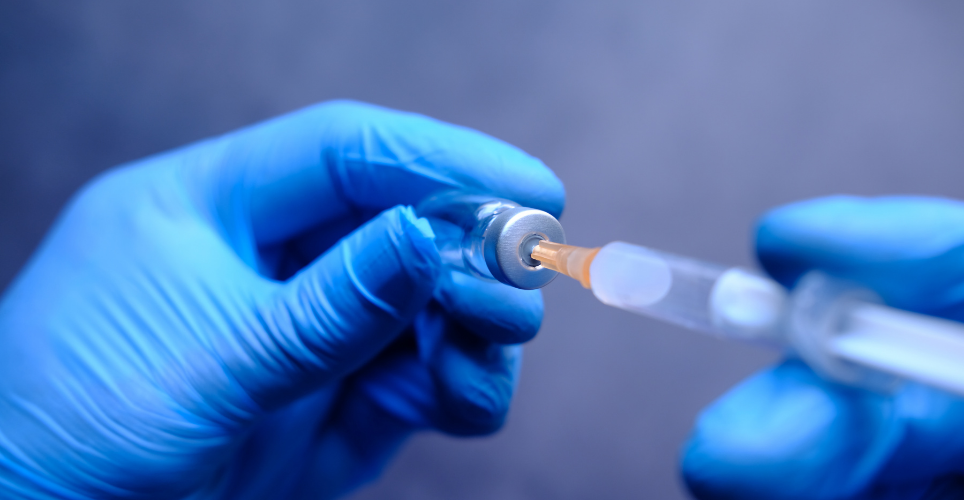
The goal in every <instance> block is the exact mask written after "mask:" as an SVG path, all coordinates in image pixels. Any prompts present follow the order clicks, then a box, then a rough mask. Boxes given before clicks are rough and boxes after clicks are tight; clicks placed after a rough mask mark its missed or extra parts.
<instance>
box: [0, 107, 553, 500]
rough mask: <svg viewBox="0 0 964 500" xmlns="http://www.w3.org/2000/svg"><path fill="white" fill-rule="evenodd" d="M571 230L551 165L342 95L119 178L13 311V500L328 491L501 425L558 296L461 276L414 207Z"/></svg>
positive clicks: (57, 235) (44, 250)
mask: <svg viewBox="0 0 964 500" xmlns="http://www.w3.org/2000/svg"><path fill="white" fill-rule="evenodd" d="M442 188H446V189H452V188H455V189H459V188H465V189H471V190H473V191H483V192H489V193H492V194H493V195H495V196H499V197H504V198H509V199H512V200H516V201H518V202H519V203H522V204H524V205H527V206H531V207H535V208H540V209H542V210H546V211H548V212H550V213H553V214H554V215H559V214H560V212H561V211H562V208H563V203H564V191H563V187H562V184H561V183H560V182H559V180H558V179H557V178H556V177H555V175H553V174H552V172H551V171H550V170H548V169H547V168H546V167H545V165H543V164H542V162H540V161H539V160H537V159H535V158H533V157H531V156H529V155H527V154H525V153H524V152H522V151H520V150H519V149H517V148H515V147H512V146H510V145H508V144H506V143H504V142H501V141H499V140H496V139H493V138H491V137H488V136H486V135H484V134H481V133H478V132H475V131H472V130H468V129H465V128H461V127H456V126H452V125H448V124H445V123H441V122H438V121H435V120H432V119H429V118H426V117H423V116H419V115H414V114H409V113H400V112H395V111H390V110H386V109H382V108H378V107H375V106H370V105H365V104H360V103H352V102H332V103H326V104H322V105H318V106H314V107H311V108H308V109H305V110H302V111H298V112H295V113H292V114H289V115H287V116H283V117H280V118H277V119H274V120H271V121H268V122H265V123H262V124H258V125H256V126H253V127H250V128H247V129H243V130H240V131H237V132H234V133H231V134H228V135H225V136H223V137H218V138H215V139H211V140H208V141H204V142H200V143H197V144H194V145H190V146H187V147H184V148H181V149H178V150H175V151H172V152H168V153H164V154H160V155H157V156H154V157H151V158H147V159H145V160H141V161H138V162H134V163H132V164H130V165H126V166H122V167H120V168H117V169H114V170H111V171H109V172H107V173H106V174H104V175H102V176H100V177H99V178H97V179H95V180H94V181H92V182H91V183H89V184H88V185H87V186H86V187H85V188H84V189H83V190H82V191H81V192H80V193H78V194H77V195H76V196H75V198H74V199H73V200H72V201H71V202H70V204H69V206H68V207H67V208H66V209H65V210H64V212H63V214H62V215H61V216H60V218H59V220H58V221H57V223H56V225H55V226H54V228H53V229H52V230H51V232H50V234H49V235H48V236H47V238H46V240H45V241H44V243H43V244H42V246H41V248H40V249H39V250H38V251H37V252H36V254H35V255H34V256H33V258H32V259H31V261H30V262H29V263H28V265H27V266H26V267H25V268H24V270H23V271H22V272H21V274H20V275H19V276H18V278H17V279H16V280H15V282H14V283H13V284H12V285H11V287H10V288H9V289H8V290H7V291H6V292H5V295H4V296H3V299H2V302H0V346H2V349H0V497H2V498H69V499H88V498H139V499H150V498H231V499H247V498H258V499H263V498H294V499H298V498H312V499H323V498H333V497H337V496H341V495H343V494H345V493H346V492H349V491H351V490H352V489H354V488H356V487H358V486H359V485H361V484H363V483H365V482H366V481H369V480H371V479H372V478H374V477H376V476H377V475H378V474H379V472H380V471H381V470H382V468H383V466H384V465H385V463H386V462H387V460H388V459H389V458H391V456H392V455H393V454H394V453H395V452H396V451H397V449H398V447H399V445H400V444H401V443H402V442H403V441H404V439H405V438H406V437H407V436H409V435H410V434H411V433H412V432H414V431H417V430H420V429H438V430H441V431H444V432H447V433H452V434H457V435H481V434H486V433H490V432H493V431H495V430H497V429H498V428H499V426H500V425H501V424H502V422H503V420H504V419H505V416H506V412H507V410H508V406H509V401H510V398H511V397H512V393H513V390H514V388H515V385H516V380H517V377H518V373H519V363H520V361H521V348H520V347H519V346H518V345H515V344H518V343H521V342H523V341H525V340H528V339H530V338H532V337H533V336H534V335H535V333H536V331H537V330H538V328H539V325H540V322H541V318H542V296H541V295H540V293H539V292H538V291H522V290H516V289H513V288H510V287H507V286H505V285H500V284H492V283H484V282H481V281H478V280H474V279H467V277H465V276H453V275H451V274H450V272H449V271H447V270H445V269H443V268H442V267H441V265H440V260H439V255H438V252H437V250H436V248H435V246H434V243H433V234H432V232H431V229H430V227H429V226H428V224H427V221H425V220H424V219H418V218H417V217H416V216H415V214H414V211H413V210H412V209H411V208H410V205H413V204H415V203H417V202H418V201H419V200H420V199H422V198H423V197H424V196H426V195H428V194H429V193H432V192H433V191H436V190H438V189H442Z"/></svg>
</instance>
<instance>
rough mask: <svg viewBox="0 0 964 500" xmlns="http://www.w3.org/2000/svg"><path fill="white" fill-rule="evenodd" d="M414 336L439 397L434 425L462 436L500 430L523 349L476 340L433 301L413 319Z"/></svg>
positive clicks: (518, 370) (475, 336)
mask: <svg viewBox="0 0 964 500" xmlns="http://www.w3.org/2000/svg"><path fill="white" fill-rule="evenodd" d="M415 332H416V338H417V340H418V348H419V356H420V358H421V359H422V361H423V362H425V363H426V364H427V365H428V367H429V372H430V373H431V375H432V379H433V380H434V381H435V387H436V390H437V394H438V403H439V406H438V408H439V412H438V418H437V420H436V421H435V422H434V426H435V427H436V428H437V429H439V430H441V431H443V432H446V433H449V434H453V435H463V436H475V435H485V434H491V433H493V432H495V431H497V430H498V429H500V428H501V427H502V425H503V424H504V422H505V418H506V416H507V414H508V411H509V404H510V403H511V401H512V396H513V394H514V393H515V388H516V385H517V383H518V379H519V372H520V370H521V366H522V347H521V346H517V345H510V346H505V345H500V344H497V343H494V342H491V341H488V340H485V339H484V338H481V337H479V336H478V335H476V334H474V333H472V332H471V331H469V330H468V329H467V328H466V327H465V326H463V325H462V324H460V323H459V322H457V321H454V320H453V319H452V318H450V317H449V316H448V315H447V314H446V313H445V312H444V311H443V310H442V308H441V306H439V305H438V304H437V303H434V302H433V303H431V304H430V305H429V307H428V308H426V309H425V310H424V311H422V313H421V314H419V315H418V318H416V321H415Z"/></svg>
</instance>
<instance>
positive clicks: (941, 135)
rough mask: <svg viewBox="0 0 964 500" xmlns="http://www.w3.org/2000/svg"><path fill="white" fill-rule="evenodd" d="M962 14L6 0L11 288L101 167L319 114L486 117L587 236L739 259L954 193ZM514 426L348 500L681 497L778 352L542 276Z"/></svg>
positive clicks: (424, 0)
mask: <svg viewBox="0 0 964 500" xmlns="http://www.w3.org/2000/svg"><path fill="white" fill-rule="evenodd" d="M962 26H964V3H961V2H955V1H946V2H924V1H921V2H890V1H875V2H842V1H839V0H828V1H814V0H807V1H773V0H753V1H728V2H726V1H725V2H696V1H678V0H673V1H664V2H644V1H639V0H633V1H619V0H595V1H591V2H590V1H583V2H575V1H553V2H550V1H540V0H490V1H455V2H453V1H442V0H414V1H398V0H356V1H351V2H349V1H345V2H321V1H314V2H312V1H308V0H274V1H267V0H264V1H253V0H234V1H227V0H219V1H206V0H205V1H199V0H165V1H162V2H128V1H120V0H118V1H104V0H90V1H83V2H78V1H75V0H72V1H68V0H45V1H43V2H28V1H19V0H7V1H5V2H2V3H0V287H5V286H6V284H7V283H9V281H10V280H11V279H12V277H13V276H14V274H15V273H16V271H17V269H18V268H19V267H20V266H21V265H22V264H23V263H24V261H25V260H26V259H27V257H28V256H29V254H30V252H31V251H32V250H33V249H34V248H35V246H36V245H37V243H38V242H39V240H40V238H41V237H42V235H43V233H44V231H45V230H46V228H47V227H48V226H49V224H50V223H51V221H52V220H53V218H54V217H55V215H56V213H57V211H58V210H59V209H60V207H61V206H62V205H63V204H64V202H65V201H66V199H67V197H68V196H69V195H70V194H71V193H72V192H73V191H74V190H75V189H76V188H77V187H78V186H79V185H81V184H82V183H83V182H84V181H85V180H87V179H89V178H90V177H91V176H93V175H94V174H96V173H97V172H98V171H101V170H103V169H105V168H107V167H110V166H112V165H114V164H117V163H119V162H122V161H126V160H131V159H135V158H138V157H141V156H144V155H147V154H150V153H154V152H157V151H161V150H164V149H167V148H171V147H174V146H177V145H180V144H183V143H186V142H189V141H193V140H196V139H199V138H202V137H205V136H209V135H213V134H219V133H222V132H225V131H228V130H231V129H233V128H236V127H239V126H242V125H245V124H249V123H252V122H254V121H257V120H261V119H264V118H267V117H269V116H272V115H275V114H278V113H282V112H285V111H289V110H293V109H296V108H298V107H301V106H304V105H306V104H309V103H313V102H316V101H320V100H325V99H331V98H340V97H350V98H355V99H361V100H366V101H371V102H374V103H378V104H382V105H385V106H391V107H396V108H401V109H405V110H410V111H417V112H421V113H425V114H428V115H432V116H435V117H437V118H440V119H444V120H448V121H452V122H455V123H459V124H463V125H468V126H471V127H475V128H478V129H481V130H483V131H485V132H488V133H490V134H492V135H495V136H497V137H500V138H502V139H505V140H507V141H509V142H512V143H515V144H517V145H519V146H520V147H522V148H524V149H526V150H527V151H529V152H530V153H532V154H534V155H536V156H539V157H540V158H542V159H543V160H544V161H545V162H546V163H547V164H548V165H549V166H551V167H552V168H553V169H555V171H556V172H557V173H558V174H559V176H560V177H561V178H562V180H563V181H564V182H565V183H566V187H567V189H568V196H569V197H568V206H567V208H566V214H565V216H564V217H563V223H564V224H565V226H566V231H567V233H568V236H569V239H570V241H571V242H574V243H580V244H586V245H598V244H601V243H605V242H608V241H611V240H614V239H622V240H627V241H631V242H637V243H641V244H646V245H650V246H654V247H658V248H662V249H666V250H671V251H676V252H679V253H684V254H689V255H693V256H697V257H701V258H706V259H712V260H716V261H721V262H725V263H733V264H751V263H752V257H751V252H750V234H751V231H752V225H753V221H754V219H755V218H756V217H757V216H758V215H759V214H760V213H761V212H762V211H764V210H766V209H767V208H769V207H773V206H775V205H778V204H781V203H785V202H788V201H792V200H798V199H801V198H806V197H812V196H817V195H824V194H830V193H840V192H848V193H858V194H879V193H896V192H903V193H924V194H939V195H946V196H957V197H964V186H962V185H961V181H962V179H964V173H962V168H961V167H962V164H961V160H962V158H964V29H962V28H961V27H962ZM546 304H547V305H546V321H545V324H544V328H543V331H542V333H541V334H540V336H539V337H538V338H537V339H536V340H535V341H534V342H532V344H531V345H530V347H529V349H528V351H527V359H526V363H527V364H526V367H525V372H524V378H523V382H522V385H521V388H520V390H519V394H518V398H517V400H516V403H515V406H514V409H513V411H512V413H511V415H510V419H509V422H508V424H507V426H506V428H505V430H504V431H503V432H502V433H500V434H498V435H497V436H495V437H492V438H487V439H475V440H468V441H465V440H453V439H449V438H445V437H441V436H429V435H426V436H421V437H418V438H416V439H415V440H414V441H413V442H411V443H410V444H409V446H408V447H407V448H406V449H405V451H404V452H403V453H402V455H401V456H400V458H399V459H398V460H397V461H396V462H395V463H394V464H393V465H392V466H391V467H390V469H389V470H388V472H387V474H386V476H385V477H384V478H383V480H382V481H381V482H380V483H378V484H376V485H375V486H373V487H370V488H368V489H366V490H364V491H362V492H361V493H360V494H359V495H357V498H360V499H369V500H370V499H387V498H420V499H452V498H462V499H493V498H498V499H502V500H512V499H522V498H539V499H549V498H551V499H585V498H651V499H675V498H685V496H686V495H685V492H684V489H683V487H682V486H681V483H680V481H679V478H678V472H677V466H676V464H677V460H678V452H679V447H680V444H681V443H682V442H683V440H684V439H685V437H686V435H687V432H688V429H689V427H690V426H691V424H692V422H693V419H694V417H695V416H696V414H697V412H698V411H699V409H700V408H701V407H703V406H704V405H706V404H708V403H709V402H710V401H712V400H713V399H714V398H715V397H717V396H718V395H720V394H721V393H722V392H723V391H725V390H726V388H727V387H729V386H731V385H732V384H734V383H736V382H737V381H738V380H740V379H741V378H743V377H745V376H746V375H748V374H750V373H752V372H753V371H754V370H756V369H758V368H760V367H762V366H764V365H766V364H767V363H770V362H772V361H773V360H774V359H775V357H774V356H773V355H772V354H770V353H767V352H763V351H760V350H758V349H756V348H752V347H746V346H739V345H727V344H723V343H720V342H717V341H714V340H710V339H704V338H701V337H699V336H698V335H696V334H693V333H689V332H685V331H682V330H679V329H676V328H672V327H667V326H663V325H659V324H657V323H655V322H653V321H651V320H648V319H644V318H639V317H635V316H631V315H629V314H627V313H623V312H620V311H616V310H610V309H607V308H605V307H604V306H601V305H600V304H598V303H596V302H595V300H594V299H593V298H592V296H591V295H590V294H589V293H587V292H586V291H583V290H582V289H581V288H579V286H578V285H577V284H575V283H574V282H569V281H565V280H559V281H558V282H557V283H553V284H552V285H551V286H550V287H549V288H548V289H546Z"/></svg>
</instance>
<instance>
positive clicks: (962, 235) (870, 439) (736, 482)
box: [683, 196, 964, 500]
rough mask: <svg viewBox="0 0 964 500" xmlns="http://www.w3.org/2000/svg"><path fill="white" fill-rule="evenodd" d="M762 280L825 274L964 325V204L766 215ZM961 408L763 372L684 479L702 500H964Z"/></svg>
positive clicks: (802, 370)
mask: <svg viewBox="0 0 964 500" xmlns="http://www.w3.org/2000/svg"><path fill="white" fill-rule="evenodd" d="M757 253H758V256H759V259H760V262H761V263H762V265H763V267H764V268H765V269H766V270H767V272H769V273H770V274H771V275H772V276H774V277H775V278H777V279H778V280H780V281H781V282H782V283H784V284H785V285H787V286H792V285H793V284H794V282H795V281H796V280H797V279H798V278H799V277H800V276H801V275H802V274H804V273H805V272H806V271H808V270H811V269H820V270H823V271H826V272H828V273H831V274H834V275H836V276H839V277H842V278H845V279H850V280H854V281H857V282H860V283H863V284H865V285H866V286H868V287H870V288H872V289H874V290H875V291H877V292H878V293H879V294H880V295H881V297H882V298H883V299H884V300H885V301H886V302H887V303H888V304H890V305H893V306H896V307H900V308H904V309H908V310H911V311H917V312H923V313H927V314H933V315H938V316H943V317H946V318H951V319H955V320H964V203H961V202H958V201H953V200H947V199H939V198H925V197H885V198H872V199H868V198H857V197H843V196H838V197H830V198H822V199H817V200H811V201H806V202H801V203H797V204H793V205H789V206H786V207H782V208H779V209H777V210H774V211H773V212H771V213H769V214H767V215H766V216H765V217H764V218H763V219H762V221H761V223H760V225H759V228H758V232H757ZM962 428H964V400H961V399H959V398H956V397H953V396H950V395H947V394H945V393H942V392H938V391H936V390H932V389H930V388H927V387H923V386H920V385H916V384H906V385H905V386H904V387H903V389H901V390H900V391H899V392H897V393H896V394H894V395H892V396H884V395H879V394H874V393H869V392H866V391H862V390H858V389H852V388H848V387H842V386H840V385H836V384H833V383H831V382H828V381H826V380H823V379H821V378H820V377H818V376H816V375H815V374H814V373H813V372H812V371H811V370H810V369H809V368H808V367H807V366H805V365H803V364H802V363H800V362H799V361H794V360H788V361H785V362H784V363H782V364H781V365H779V366H777V367H775V368H772V369H770V370H767V371H764V372H762V373H760V374H758V375H756V376H754V377H752V378H750V379H749V380H747V381H745V382H743V383H742V384H740V385H739V386H738V387H736V388H735V389H733V390H732V391H730V392H729V393H728V394H726V395H725V396H723V397H722V398H721V399H720V400H719V401H717V402H716V403H714V404H713V405H712V406H710V407H709V408H708V409H706V410H705V411H704V412H703V413H702V415H701V416H700V417H699V419H698V421H697V424H696V428H695V430H694V431H693V434H692V436H691V438H690V440H689V442H688V444H687V445H686V447H685V449H684V458H683V475H684V478H685V480H686V483H687V485H688V486H689V488H690V490H691V491H692V492H693V493H694V495H695V496H696V497H697V498H700V499H719V500H722V499H742V500H753V499H767V500H781V499H788V500H789V499H801V500H803V499H806V500H823V499H867V500H871V499H874V500H882V499H895V500H896V499H901V500H904V499H908V500H911V499H920V498H928V499H931V498H933V499H937V498H942V499H957V498H964V487H962V485H964V481H961V478H962V477H964V476H962V475H961V474H962V473H964V432H961V430H962Z"/></svg>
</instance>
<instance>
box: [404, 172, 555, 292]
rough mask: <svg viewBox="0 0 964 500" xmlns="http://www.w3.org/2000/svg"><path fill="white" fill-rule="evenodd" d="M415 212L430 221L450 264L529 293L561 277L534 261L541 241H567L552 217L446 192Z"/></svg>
mask: <svg viewBox="0 0 964 500" xmlns="http://www.w3.org/2000/svg"><path fill="white" fill-rule="evenodd" d="M416 212H417V213H418V214H419V215H420V216H422V217H426V218H428V220H429V223H430V224H431V225H432V230H433V231H434V232H435V244H436V246H437V247H438V249H439V252H440V254H441V255H442V261H443V263H445V264H446V265H447V266H449V267H452V268H455V269H458V270H460V271H463V272H465V273H468V274H470V275H473V276H476V277H479V278H483V279H490V280H496V281H499V282H502V283H505V284H507V285H510V286H513V287H516V288H521V289H525V290H530V289H535V288H542V287H544V286H546V285H548V284H549V282H550V281H552V280H553V279H554V278H555V277H556V275H557V274H558V273H556V272H555V271H553V270H551V269H547V268H545V267H543V266H541V265H540V263H539V262H538V261H533V260H532V258H531V256H530V253H531V251H532V247H534V246H535V245H536V244H538V242H539V241H542V240H547V241H552V242H556V243H565V241H566V236H565V232H564V231H563V229H562V225H561V224H559V221H558V220H556V218H555V217H553V216H552V215H550V214H548V213H546V212H543V211H542V210H537V209H534V208H528V207H524V206H521V205H520V204H518V203H516V202H514V201H511V200H506V199H502V198H496V197H493V196H491V195H485V194H477V193H466V192H461V191H446V192H442V193H439V194H436V195H434V196H431V197H429V198H427V199H426V200H425V201H423V202H422V203H420V204H419V205H418V206H417V207H416Z"/></svg>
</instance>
